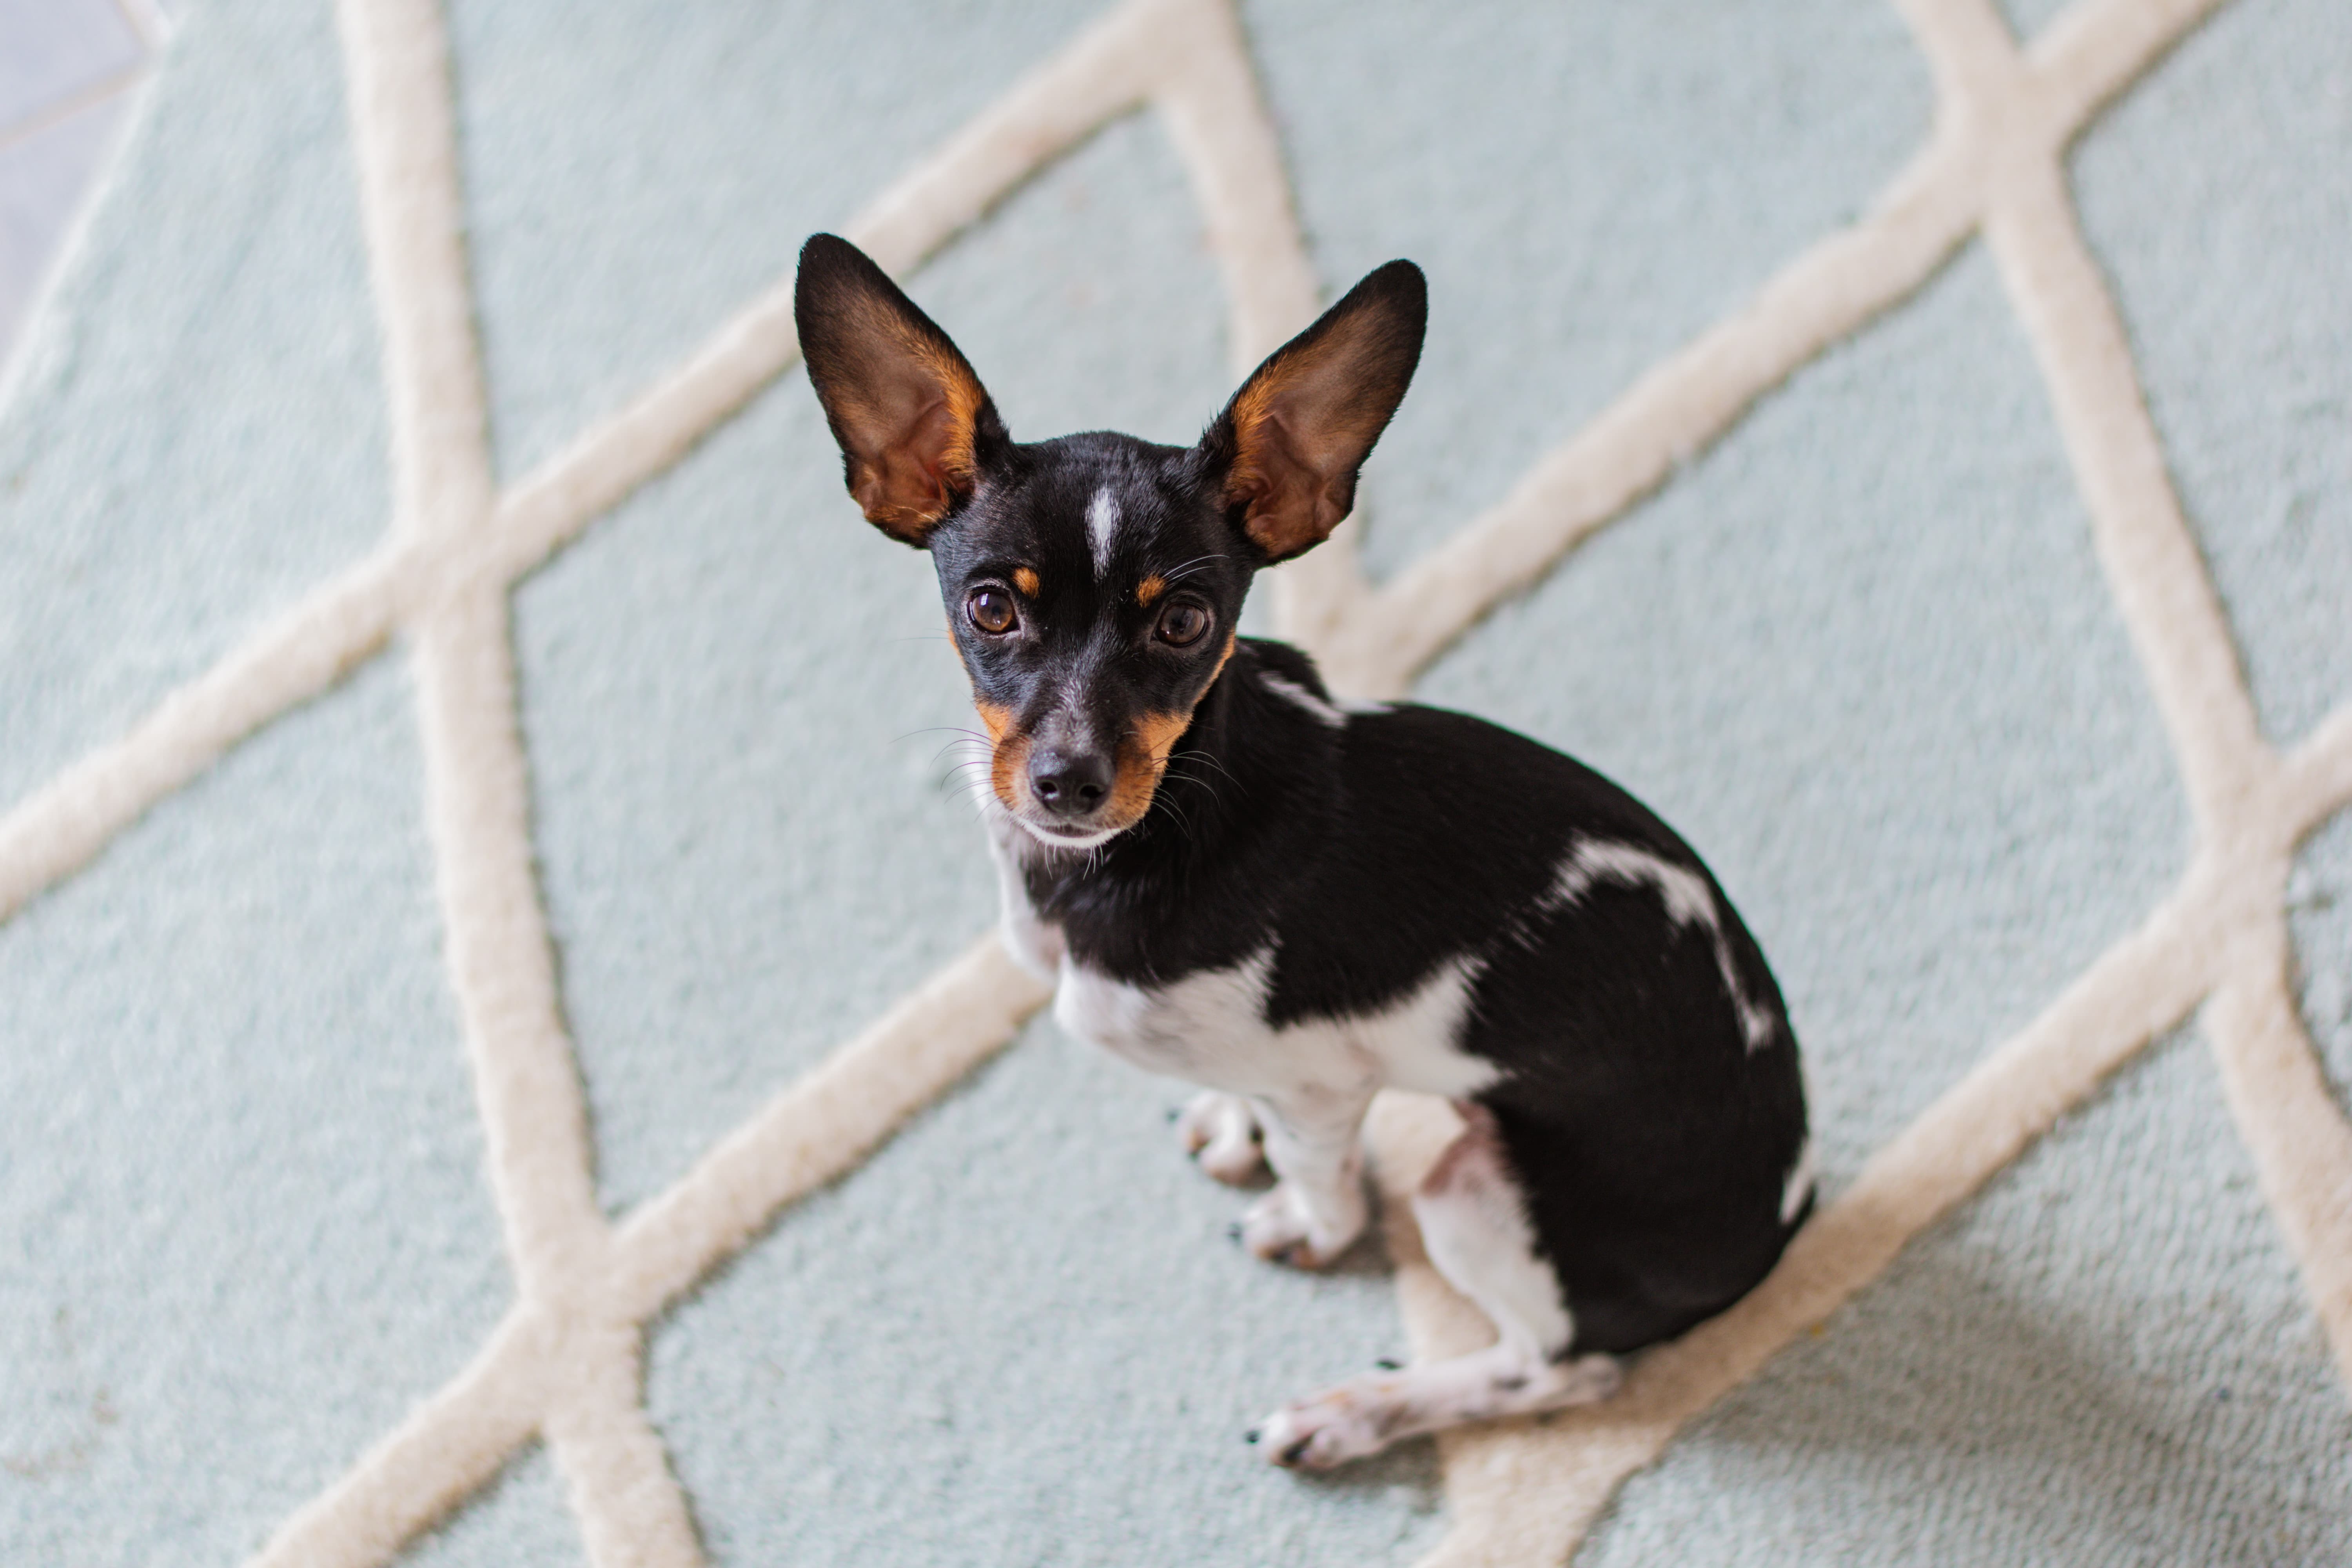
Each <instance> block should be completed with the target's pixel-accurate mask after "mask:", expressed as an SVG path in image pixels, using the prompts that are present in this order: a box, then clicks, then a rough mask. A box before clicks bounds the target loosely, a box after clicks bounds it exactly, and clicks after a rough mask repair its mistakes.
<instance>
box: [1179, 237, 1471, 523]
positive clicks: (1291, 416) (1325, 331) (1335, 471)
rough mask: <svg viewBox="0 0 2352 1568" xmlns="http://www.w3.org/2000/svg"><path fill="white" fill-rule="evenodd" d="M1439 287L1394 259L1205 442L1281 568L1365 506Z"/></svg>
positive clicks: (1279, 354)
mask: <svg viewBox="0 0 2352 1568" xmlns="http://www.w3.org/2000/svg"><path fill="white" fill-rule="evenodd" d="M1428 321H1429V285H1428V284H1427V283H1426V282H1425V281H1423V278H1422V275H1421V268H1418V267H1415V266H1414V265H1413V264H1412V262H1410V261H1391V262H1390V263H1389V264H1388V265H1387V266H1385V267H1382V268H1380V269H1378V270H1377V271H1375V272H1373V273H1371V274H1370V276H1369V277H1367V278H1366V279H1364V280H1363V281H1362V282H1360V283H1359V284H1357V285H1356V286H1355V287H1354V288H1353V289H1349V290H1348V295H1347V298H1345V299H1343V300H1340V301H1339V303H1338V304H1336V305H1334V306H1332V307H1331V308H1330V309H1329V310H1326V311H1324V312H1323V315H1322V317H1321V319H1319V320H1318V321H1316V323H1315V324H1314V325H1313V326H1311V327H1309V328H1307V330H1306V331H1303V332H1301V333H1299V334H1298V335H1297V337H1295V338H1293V339H1291V340H1290V341H1289V342H1286V343H1285V344H1283V345H1282V347H1280V348H1278V349H1276V351H1275V352H1274V354H1273V357H1272V358H1270V359H1268V360H1267V361H1266V362H1265V363H1264V364H1262V365H1260V366H1258V367H1257V369H1256V370H1255V372H1254V373H1252V374H1251V376H1250V378H1249V380H1247V381H1245V382H1244V383H1243V384H1242V389H1241V390H1240V391H1239V392H1236V393H1234V400H1233V401H1232V402H1231V403H1229V404H1227V405H1225V411H1224V412H1223V414H1220V415H1218V416H1217V418H1216V421H1215V423H1213V424H1212V425H1211V426H1209V430H1208V434H1207V435H1205V436H1203V437H1201V445H1200V446H1199V447H1197V448H1195V450H1197V451H1198V452H1199V453H1200V454H1201V456H1202V460H1203V462H1204V463H1205V464H1207V465H1208V466H1209V467H1210V468H1211V469H1212V471H1214V470H1215V469H1216V468H1223V473H1224V495H1225V501H1226V504H1227V505H1229V506H1235V507H1241V508H1244V509H1245V510H1244V512H1243V516H1242V528H1243V531H1244V532H1246V533H1247V534H1248V535H1249V537H1250V541H1251V542H1252V543H1254V544H1255V545H1256V546H1257V547H1258V549H1259V550H1260V551H1261V552H1264V554H1265V562H1266V563H1267V564H1269V565H1271V564H1273V563H1275V562H1277V561H1287V560H1288V559H1290V557H1292V556H1294V555H1297V554H1298V553H1299V552H1301V551H1304V550H1307V549H1308V548H1310V547H1311V546H1314V545H1317V544H1320V543H1321V542H1323V541H1324V540H1326V539H1328V538H1329V537H1330V535H1331V531H1332V530H1333V529H1335V528H1337V527H1339V523H1340V521H1341V520H1343V519H1344V518H1346V517H1347V515H1348V512H1349V509H1350V508H1351V507H1353V506H1354V505H1355V504H1356V470H1357V469H1358V468H1360V467H1361V466H1362V464H1363V461H1364V458H1366V457H1368V456H1369V455H1370V452H1371V449H1372V443H1373V442H1375V441H1377V440H1379V439H1380V438H1381V431H1382V430H1384V429H1386V428H1387V427H1388V422H1389V416H1391V415H1392V414H1394V413H1395V412H1396V408H1397V405H1398V404H1399V403H1401V402H1402V401H1403V399H1404V389H1405V387H1406V386H1407V384H1410V383H1411V382H1412V372H1413V367H1414V366H1415V365H1416V364H1418V363H1421V336H1422V330H1423V327H1424V326H1426V325H1427V323H1428Z"/></svg>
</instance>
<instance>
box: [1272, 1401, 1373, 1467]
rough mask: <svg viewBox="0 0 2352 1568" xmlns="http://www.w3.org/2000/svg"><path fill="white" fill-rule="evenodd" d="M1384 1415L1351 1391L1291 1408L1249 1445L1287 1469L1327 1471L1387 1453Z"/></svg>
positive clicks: (1274, 1417)
mask: <svg viewBox="0 0 2352 1568" xmlns="http://www.w3.org/2000/svg"><path fill="white" fill-rule="evenodd" d="M1383 1414H1384V1413H1383V1411H1382V1410H1381V1407H1380V1406H1379V1405H1378V1404H1377V1403H1374V1404H1369V1405H1368V1404H1365V1403H1361V1402H1360V1401H1359V1400H1358V1399H1357V1398H1356V1397H1355V1394H1354V1392H1353V1391H1352V1390H1351V1389H1349V1388H1346V1387H1340V1388H1334V1389H1330V1390H1328V1391H1327V1392H1325V1393H1323V1394H1317V1395H1316V1396H1315V1397H1314V1398H1312V1399H1303V1400H1301V1401H1299V1402H1298V1403H1297V1404H1296V1405H1284V1406H1283V1407H1282V1408H1281V1409H1279V1410H1277V1411H1276V1412H1275V1413H1274V1414H1273V1415H1269V1416H1267V1417H1266V1418H1265V1422H1264V1423H1263V1424H1262V1425H1261V1426H1259V1427H1258V1428H1257V1430H1255V1432H1252V1433H1251V1434H1250V1441H1251V1442H1253V1443H1255V1444H1256V1445H1257V1447H1258V1451H1259V1452H1260V1453H1262V1454H1264V1455H1265V1457H1266V1458H1267V1460H1268V1461H1269V1462H1271V1463H1273V1464H1276V1465H1280V1466H1281V1467H1282V1468H1285V1469H1297V1470H1328V1469H1331V1468H1335V1467H1337V1466H1339V1465H1344V1464H1346V1463H1347V1462H1348V1461H1349V1460H1350V1459H1360V1458H1365V1457H1366V1456H1367V1455H1370V1454H1377V1453H1379V1452H1380V1451H1381V1449H1382V1448H1384V1447H1388V1435H1387V1433H1386V1432H1385V1430H1383V1426H1382V1419H1381V1418H1382V1415H1383Z"/></svg>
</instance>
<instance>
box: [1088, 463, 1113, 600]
mask: <svg viewBox="0 0 2352 1568" xmlns="http://www.w3.org/2000/svg"><path fill="white" fill-rule="evenodd" d="M1117 535H1118V497H1116V496H1114V495H1112V494H1111V493H1110V487H1109V486H1108V485H1105V486H1104V487H1103V488H1102V489H1098V490H1097V491H1096V492H1095V499H1094V500H1090V501H1088V502H1087V542H1089V543H1091V544H1092V545H1093V546H1094V552H1095V581H1097V582H1098V583H1099V582H1100V581H1102V580H1103V579H1104V578H1105V577H1108V576H1109V575H1110V545H1111V541H1112V539H1114V538H1115V537H1117Z"/></svg>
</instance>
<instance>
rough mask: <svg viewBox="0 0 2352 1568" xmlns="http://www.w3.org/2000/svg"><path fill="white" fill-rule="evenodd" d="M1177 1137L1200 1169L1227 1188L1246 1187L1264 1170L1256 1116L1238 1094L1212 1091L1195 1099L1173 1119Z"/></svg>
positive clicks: (1206, 1091) (1263, 1150) (1205, 1091)
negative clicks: (1198, 1163)
mask: <svg viewBox="0 0 2352 1568" xmlns="http://www.w3.org/2000/svg"><path fill="white" fill-rule="evenodd" d="M1176 1136H1177V1138H1178V1139H1179V1140H1181V1142H1182V1143H1183V1145H1184V1152H1186V1153H1187V1154H1190V1155H1192V1157H1193V1158H1194V1159H1195V1160H1197V1161H1199V1162H1200V1165H1201V1169H1202V1170H1204V1171H1206V1172H1208V1173H1209V1174H1211V1175H1213V1176H1214V1177H1216V1178H1217V1180H1219V1181H1221V1182H1223V1183H1224V1184H1226V1185H1227V1186H1229V1187H1238V1186H1243V1185H1245V1184H1248V1183H1250V1182H1253V1181H1255V1180H1256V1179H1257V1174H1258V1173H1259V1172H1261V1171H1263V1170H1265V1144H1264V1143H1263V1142H1261V1141H1260V1139H1259V1137H1258V1130H1257V1112H1255V1111H1254V1110H1251V1109H1250V1103H1249V1101H1248V1100H1244V1099H1243V1098H1242V1097H1241V1096H1240V1095H1238V1094H1227V1093H1225V1092H1224V1091H1223V1089H1204V1090H1202V1092H1201V1093H1199V1094H1196V1095H1194V1096H1193V1097H1192V1103H1191V1104H1189V1105H1187V1106H1185V1107H1184V1109H1183V1110H1182V1111H1181V1113H1180V1114H1179V1115H1178V1116H1177V1118H1176Z"/></svg>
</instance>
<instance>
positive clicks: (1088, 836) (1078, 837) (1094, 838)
mask: <svg viewBox="0 0 2352 1568" xmlns="http://www.w3.org/2000/svg"><path fill="white" fill-rule="evenodd" d="M1012 815H1013V821H1015V822H1017V823H1019V824H1020V825H1021V826H1023V827H1024V828H1026V829H1027V830H1028V831H1029V834H1030V837H1034V838H1035V839H1037V840H1038V841H1039V842H1041V843H1044V844H1050V845H1052V846H1053V847H1055V848H1056V849H1091V848H1093V847H1095V846H1096V845H1097V844H1108V843H1109V842H1110V841H1111V840H1112V839H1114V838H1116V837H1118V836H1119V835H1120V834H1122V833H1124V832H1126V831H1127V830H1128V829H1129V828H1130V827H1132V826H1135V824H1133V823H1131V822H1122V823H1120V824H1118V826H1114V827H1084V826H1076V825H1075V824H1070V823H1060V822H1053V823H1047V822H1033V821H1031V820H1030V819H1029V818H1028V817H1027V816H1024V815H1023V814H1022V813H1020V812H1018V811H1015V812H1013V814H1012Z"/></svg>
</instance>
